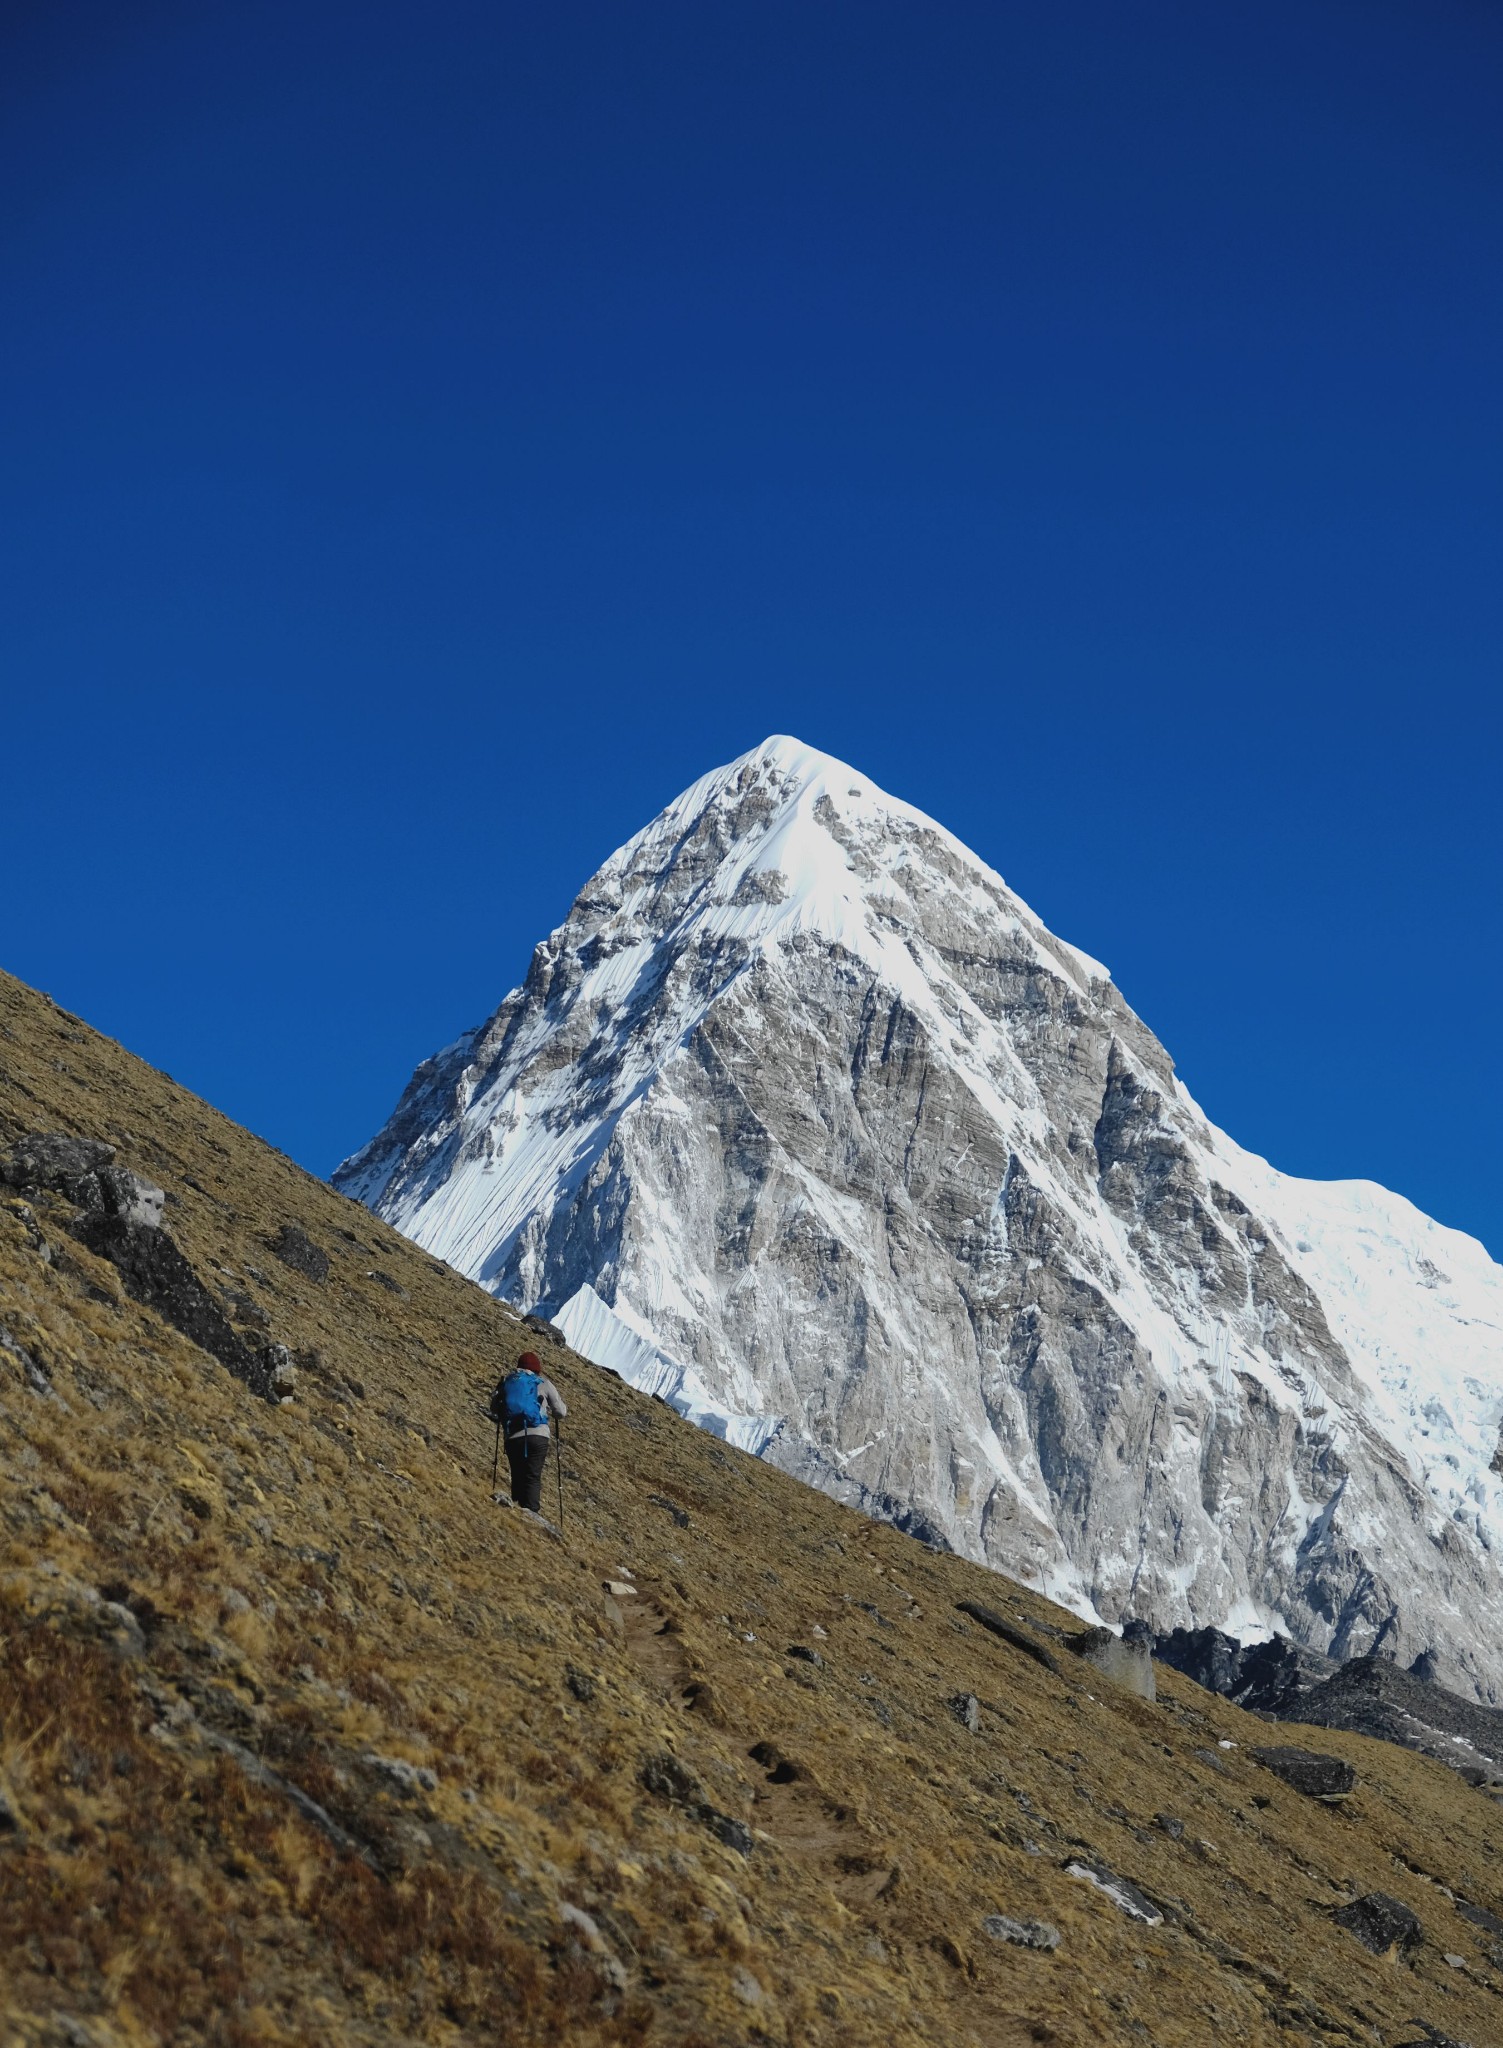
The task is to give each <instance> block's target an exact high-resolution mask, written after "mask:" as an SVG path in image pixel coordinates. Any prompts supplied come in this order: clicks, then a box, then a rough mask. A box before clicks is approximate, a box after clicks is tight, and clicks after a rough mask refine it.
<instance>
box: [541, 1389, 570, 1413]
mask: <svg viewBox="0 0 1503 2048" xmlns="http://www.w3.org/2000/svg"><path fill="white" fill-rule="evenodd" d="M538 1392H539V1393H540V1394H541V1395H542V1397H543V1401H544V1403H545V1405H546V1406H547V1409H548V1412H549V1414H550V1415H556V1416H557V1417H558V1419H559V1421H560V1422H562V1421H563V1419H564V1417H565V1416H566V1415H567V1414H568V1412H569V1409H568V1405H567V1403H566V1402H565V1400H564V1397H563V1395H562V1394H561V1393H560V1392H559V1390H558V1388H557V1387H556V1386H555V1385H554V1384H553V1382H552V1380H539V1381H538Z"/></svg>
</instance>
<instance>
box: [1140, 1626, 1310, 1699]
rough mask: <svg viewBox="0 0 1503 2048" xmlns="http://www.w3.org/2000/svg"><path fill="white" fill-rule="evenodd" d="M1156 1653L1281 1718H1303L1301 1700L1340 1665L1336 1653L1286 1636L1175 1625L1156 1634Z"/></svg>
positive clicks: (1211, 1688)
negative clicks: (1248, 1639)
mask: <svg viewBox="0 0 1503 2048" xmlns="http://www.w3.org/2000/svg"><path fill="white" fill-rule="evenodd" d="M1153 1654H1154V1656H1155V1657H1156V1658H1157V1659H1158V1661H1159V1663H1161V1664H1168V1665H1170V1666H1171V1667H1172V1668H1173V1669H1174V1670H1175V1671H1179V1672H1183V1674H1184V1676H1185V1677H1186V1678H1193V1679H1194V1681H1195V1683H1196V1684H1197V1685H1201V1686H1204V1687H1205V1689H1206V1691H1207V1692H1218V1693H1220V1694H1221V1695H1222V1696H1223V1698H1225V1699H1229V1700H1235V1701H1236V1703H1237V1705H1238V1706H1239V1707H1246V1708H1247V1710H1248V1711H1249V1713H1255V1714H1275V1715H1278V1716H1279V1717H1280V1718H1283V1717H1285V1716H1289V1717H1290V1718H1294V1719H1298V1718H1300V1717H1299V1716H1298V1714H1297V1711H1296V1710H1297V1708H1298V1707H1299V1704H1300V1702H1301V1701H1302V1700H1304V1699H1305V1698H1306V1697H1307V1695H1308V1694H1309V1693H1310V1692H1311V1691H1312V1690H1313V1689H1314V1688H1315V1687H1316V1686H1318V1685H1320V1684H1322V1683H1323V1682H1324V1681H1325V1680H1326V1679H1327V1678H1329V1677H1330V1676H1331V1675H1332V1673H1333V1672H1335V1671H1338V1670H1340V1668H1341V1667H1340V1664H1339V1662H1338V1660H1337V1659H1335V1658H1334V1657H1326V1656H1322V1655H1321V1654H1320V1653H1319V1652H1318V1651H1316V1650H1311V1649H1307V1648H1306V1647H1305V1646H1304V1645H1303V1644H1300V1643H1292V1642H1290V1641H1289V1639H1288V1637H1287V1636H1273V1637H1271V1638H1270V1640H1269V1641H1268V1642H1266V1643H1240V1642H1238V1641H1237V1639H1236V1637H1235V1636H1229V1635H1225V1634H1223V1632H1222V1631H1221V1630H1220V1629H1217V1628H1198V1629H1187V1628H1177V1629H1171V1630H1170V1631H1168V1632H1167V1633H1166V1634H1164V1635H1158V1636H1155V1637H1154V1640H1153Z"/></svg>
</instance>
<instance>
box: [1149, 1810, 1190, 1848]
mask: <svg viewBox="0 0 1503 2048" xmlns="http://www.w3.org/2000/svg"><path fill="white" fill-rule="evenodd" d="M1153 1824H1154V1826H1155V1827H1156V1828H1162V1829H1163V1831H1164V1833H1165V1834H1166V1835H1167V1836H1168V1837H1169V1839H1170V1841H1171V1842H1182V1841H1183V1840H1184V1839H1185V1824H1184V1822H1183V1821H1182V1820H1180V1819H1179V1817H1178V1816H1177V1815H1176V1814H1172V1813H1156V1814H1155V1815H1154V1816H1153Z"/></svg>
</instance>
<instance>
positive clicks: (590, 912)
mask: <svg viewBox="0 0 1503 2048" xmlns="http://www.w3.org/2000/svg"><path fill="white" fill-rule="evenodd" d="M336 1178H337V1183H338V1185H339V1186H340V1187H341V1188H343V1189H344V1190H345V1191H347V1192H349V1193H353V1194H356V1195H358V1196H360V1197H361V1198H362V1199H363V1200H365V1201H367V1202H369V1203H371V1204H372V1205H373V1206H374V1207H375V1208H376V1209H377V1210H378V1211H379V1213H380V1214H381V1215H382V1216H384V1217H385V1218H387V1219H388V1220H389V1221H391V1222H394V1223H396V1224H397V1225H398V1226H399V1227H400V1228H401V1229H403V1230H404V1231H406V1232H407V1233H408V1234H409V1235H411V1236H412V1237H413V1238H415V1239H416V1240H417V1242H418V1243H420V1244H422V1245H423V1246H425V1247H427V1248H428V1249H429V1250H430V1251H432V1252H434V1253H436V1254H439V1255H440V1256H442V1257H443V1258H444V1259H445V1260H447V1261H448V1262H449V1263H450V1264H452V1265H453V1266H455V1267H456V1268H457V1269H458V1270H459V1271H461V1272H463V1273H466V1274H468V1275H470V1276H471V1277H473V1278H475V1279H478V1280H480V1281H481V1282H482V1283H483V1284H484V1285H486V1286H487V1287H489V1288H490V1289H492V1290H493V1291H494V1292H495V1293H497V1294H498V1295H501V1296H503V1297H506V1298H508V1299H510V1300H511V1301H513V1302H515V1303H516V1304H517V1305H519V1306H522V1307H526V1308H536V1310H537V1311H538V1313H539V1314H540V1316H541V1317H542V1318H543V1320H544V1321H545V1322H551V1323H553V1324H555V1325H557V1326H558V1327H559V1328H560V1329H562V1330H563V1331H564V1332H565V1333H566V1335H567V1337H568V1339H569V1341H570V1343H571V1344H573V1345H574V1346H575V1347H576V1348H578V1349H579V1350H580V1351H581V1352H583V1353H584V1354H585V1355H586V1356H588V1357H591V1358H593V1359H595V1360H596V1361H597V1362H599V1363H602V1364H605V1365H609V1366H611V1367H613V1368H614V1369H616V1370H618V1371H619V1372H621V1373H622V1374H623V1375H624V1376H625V1377H627V1378H628V1379H630V1380H631V1381H632V1382H633V1383H634V1384H636V1385H637V1386H640V1387H642V1388H644V1389H646V1390H647V1391H649V1392H653V1393H658V1394H661V1395H663V1396H664V1397H666V1398H667V1399H669V1400H670V1401H672V1402H673V1404H674V1405H675V1406H676V1407H677V1408H678V1409H679V1410H680V1412H681V1413H683V1414H686V1415H688V1416H690V1417H692V1418H693V1419H694V1420H696V1421H699V1422H702V1423H704V1424H705V1425H706V1426H708V1427H710V1428H712V1429H714V1430H715V1431H716V1432H717V1433H719V1434H721V1435H724V1436H727V1437H729V1438H730V1439H731V1440H732V1441H734V1442H735V1443H737V1444H738V1445H740V1446H741V1447H743V1448H747V1449H752V1450H756V1451H759V1452H760V1453H761V1454H762V1455H764V1456H765V1457H767V1458H769V1459H771V1460H772V1461H774V1462H775V1463H777V1464H778V1465H780V1466H781V1467H782V1468H783V1469H784V1470H786V1471H788V1472H791V1473H793V1474H795V1475H796V1476H798V1477H800V1478H802V1479H806V1480H808V1481H811V1482H812V1483H814V1484H816V1485H818V1486H820V1487H823V1488H824V1489H826V1490H827V1491H828V1492H830V1493H832V1494H833V1495H835V1496H836V1497H837V1498H839V1499H842V1500H844V1501H847V1502H850V1503H851V1504H853V1505H856V1506H859V1507H862V1508H863V1509H865V1510H866V1511H867V1512H868V1513H870V1514H873V1515H878V1516H882V1517H884V1518H887V1519H890V1520H892V1521H894V1522H896V1523H897V1525H898V1526H899V1527H902V1528H905V1529H907V1530H909V1531H910V1532H911V1533H914V1534H917V1535H919V1536H921V1537H922V1538H923V1540H925V1541H926V1542H929V1543H931V1544H935V1545H941V1544H942V1545H944V1546H947V1547H948V1548H950V1549H953V1550H955V1551H958V1552H960V1553H962V1554H964V1555H966V1556H970V1557H973V1558H980V1559H984V1560H987V1561H988V1562H991V1563H993V1564H995V1565H998V1566H1000V1567H1002V1568H1004V1569H1006V1570H1008V1571H1010V1572H1013V1573H1015V1574H1018V1575H1021V1576H1024V1577H1026V1578H1027V1579H1028V1580H1029V1581H1030V1582H1031V1583H1033V1584H1035V1585H1036V1586H1039V1587H1040V1588H1043V1589H1046V1590H1048V1591H1049V1592H1050V1593H1052V1594H1053V1595H1055V1596H1056V1597H1060V1598H1062V1599H1065V1600H1066V1601H1068V1602H1069V1603H1070V1604H1071V1605H1073V1606H1074V1607H1075V1609H1076V1611H1077V1612H1079V1613H1081V1614H1082V1616H1083V1617H1084V1618H1086V1619H1087V1620H1090V1621H1105V1622H1108V1623H1116V1622H1119V1621H1121V1620H1122V1619H1123V1618H1124V1617H1126V1616H1128V1615H1135V1616H1141V1617H1145V1618H1147V1619H1148V1620H1150V1621H1151V1623H1152V1624H1153V1626H1154V1627H1155V1628H1156V1629H1157V1630H1159V1631H1161V1632H1162V1631H1165V1630H1169V1629H1172V1628H1174V1627H1183V1628H1192V1629H1193V1628H1198V1627H1201V1626H1203V1625H1205V1624H1208V1623H1209V1624H1213V1625H1216V1626H1220V1627H1233V1628H1235V1627H1242V1628H1248V1629H1249V1630H1251V1629H1252V1628H1254V1627H1256V1628H1258V1629H1259V1630H1260V1631H1266V1630H1268V1629H1274V1630H1277V1631H1279V1632H1281V1633H1283V1634H1285V1635H1288V1636H1290V1637H1292V1638H1293V1639H1294V1640H1295V1641H1296V1642H1297V1643H1298V1644H1299V1645H1301V1646H1303V1647H1305V1648H1308V1649H1310V1650H1312V1651H1316V1652H1319V1653H1321V1654H1324V1655H1329V1656H1331V1657H1333V1658H1335V1659H1337V1660H1342V1659H1346V1658H1349V1657H1351V1656H1353V1655H1360V1654H1367V1653H1371V1652H1381V1653H1382V1654H1384V1655H1388V1656H1393V1657H1396V1658H1398V1659H1399V1660H1400V1661H1401V1662H1408V1661H1410V1660H1411V1659H1412V1658H1413V1657H1414V1656H1415V1655H1416V1654H1418V1653H1419V1652H1421V1651H1423V1650H1427V1649H1428V1650H1431V1651H1433V1652H1434V1654H1435V1655H1436V1657H1437V1659H1438V1660H1439V1669H1440V1671H1441V1673H1442V1675H1443V1676H1444V1677H1445V1678H1446V1680H1447V1682H1448V1683H1450V1684H1452V1685H1454V1686H1461V1687H1465V1688H1467V1689H1472V1690H1476V1691H1477V1692H1478V1693H1479V1694H1480V1695H1481V1696H1483V1697H1498V1698H1503V1571H1500V1566H1499V1561H1498V1560H1499V1558H1500V1557H1503V1484H1500V1480H1499V1475H1498V1474H1497V1473H1496V1472H1495V1471H1493V1470H1492V1469H1491V1467H1492V1464H1493V1459H1494V1453H1495V1450H1496V1447H1497V1443H1498V1434H1499V1423H1500V1421H1503V1393H1500V1391H1499V1387H1498V1381H1497V1359H1496V1352H1495V1348H1494V1347H1495V1341H1496V1340H1495V1337H1494V1336H1492V1335H1491V1334H1490V1332H1495V1331H1496V1329H1497V1328H1498V1327H1499V1326H1500V1324H1503V1273H1500V1271H1499V1269H1498V1268H1497V1267H1495V1266H1494V1265H1493V1264H1492V1263H1491V1261H1490V1260H1489V1259H1488V1258H1487V1256H1486V1254H1485V1252H1484V1251H1483V1250H1482V1248H1481V1246H1480V1245H1477V1244H1475V1243H1474V1242H1472V1241H1471V1240H1469V1239H1467V1238H1464V1237H1462V1236H1461V1235H1460V1234H1459V1233H1457V1232H1455V1231H1448V1230H1445V1229H1443V1228H1442V1227H1441V1226H1439V1225H1438V1224H1435V1223H1432V1222H1430V1221H1429V1220H1428V1219H1427V1218H1425V1217H1423V1216H1421V1215H1420V1214H1419V1213H1418V1212H1417V1211H1416V1210H1414V1209H1413V1208H1412V1207H1411V1206H1410V1205H1409V1204H1408V1203H1406V1202H1404V1201H1403V1200H1402V1199H1400V1198H1399V1197H1397V1196H1393V1195H1388V1194H1386V1193H1384V1192H1383V1191H1382V1190H1381V1189H1378V1188H1374V1187H1371V1186H1369V1185H1366V1184H1363V1183H1355V1182H1354V1183H1332V1184H1317V1183H1312V1182H1301V1181H1295V1180H1291V1179H1289V1178H1287V1177H1285V1176H1283V1175H1281V1174H1278V1173H1276V1172H1274V1171H1273V1170H1272V1169H1271V1168H1270V1167H1268V1166H1267V1165H1265V1163H1264V1162H1263V1161H1261V1160H1259V1159H1256V1158H1253V1157H1252V1156H1251V1155H1249V1154H1247V1153H1245V1152H1243V1151H1241V1150H1240V1148H1239V1147H1238V1146H1236V1145H1235V1144H1233V1143H1232V1141H1231V1140H1230V1139H1229V1138H1227V1137H1225V1136H1224V1135H1223V1134H1222V1133H1220V1132H1219V1131H1217V1130H1216V1129H1215V1128H1214V1127H1213V1126H1212V1125H1210V1124H1209V1123H1208V1122H1207V1121H1206V1119H1205V1118H1204V1117H1203V1116H1202V1114H1201V1113H1200V1111H1199V1110H1198V1108H1197V1107H1196V1105H1195V1103H1194V1102H1193V1101H1192V1100H1191V1099H1190V1097H1189V1095H1188V1094H1187V1093H1186V1092H1185V1090H1184V1088H1183V1087H1182V1086H1181V1085H1180V1083H1179V1082H1178V1081H1177V1080H1176V1078H1175V1074H1174V1069H1173V1063H1172V1061H1171V1060H1170V1058H1169V1055H1168V1053H1167V1052H1166V1051H1165V1050H1164V1048H1163V1047H1162V1046H1161V1045H1160V1044H1159V1043H1158V1041H1157V1040H1156V1039H1155V1038H1154V1036H1153V1034H1152V1033H1151V1032H1150V1031H1149V1030H1148V1029H1147V1027H1146V1026H1145V1025H1144V1024H1143V1023H1142V1021H1141V1020H1140V1019H1139V1018H1138V1017H1137V1016H1135V1015H1134V1013H1133V1012H1132V1010H1131V1009H1130V1008H1129V1007H1128V1005H1127V1003H1126V1002H1125V1001H1124V1000H1123V998H1122V996H1121V994H1120V993H1119V992H1118V990H1117V989H1116V987H1115V986H1114V985H1113V983H1112V980H1111V978H1110V976H1109V974H1108V973H1107V971H1106V970H1105V969H1104V968H1103V967H1101V966H1100V965H1099V964H1098V963H1097V962H1095V961H1093V960H1091V959H1090V958H1089V957H1088V956H1087V955H1085V954H1083V953H1081V952H1080V951H1078V950H1077V949H1075V948H1073V947H1071V946H1068V945H1066V944H1064V943H1063V942H1062V941H1060V940H1059V939H1057V938H1055V937H1054V936H1053V934H1051V933H1050V932H1049V931H1048V930H1047V929H1046V928H1045V927H1044V925H1043V924H1041V923H1040V921H1039V920H1038V919H1037V918H1036V917H1035V916H1034V915H1033V913H1032V912H1031V911H1030V910H1029V909H1028V907H1027V905H1026V904H1024V903H1022V902H1021V901H1020V900H1019V898H1018V897H1017V896H1016V895H1014V894H1013V893H1012V892H1011V891H1010V890H1009V889H1008V888H1007V886H1006V885H1005V883H1004V882H1003V881H1002V879H1001V878H1000V876H998V875H997V874H996V873H995V872H994V871H993V870H992V869H990V868H989V867H987V866H986V865H985V863H984V862H982V861H981V860H979V859H977V858H976V856H975V855H974V854H972V853H970V852H969V851H968V850H967V849H966V848H965V847H964V846H962V845H961V844H960V843H959V842H958V841H957V840H955V839H954V838H952V837H951V836H950V835H949V834H948V833H946V832H944V831H943V830H942V829H941V828H940V827H939V826H937V825H936V824H935V823H934V822H933V821H932V820H931V819H929V818H926V817H924V816H923V815H922V813H920V812H917V811H915V810H913V809H912V808H911V807H910V806H908V805H906V804H903V803H901V802H898V801H897V800H895V799H893V798H890V797H886V796H884V795H883V794H882V793H881V792H880V791H877V790H874V789H873V788H872V786H871V785H870V783H869V782H868V781H867V780H866V778H865V777H863V776H862V775H860V774H859V773H857V772H855V771H853V770H851V769H849V768H846V767H844V766H843V765H842V764H841V763H839V762H838V761H835V760H832V759H831V758H830V757H828V756H826V755H821V754H817V753H815V752H813V751H812V750H811V749H808V748H804V747H801V746H799V745H798V744H797V743H796V742H794V741H791V740H785V739H777V740H772V741H769V742H767V743H766V744H764V745H763V746H761V747H759V748H757V749H755V750H754V751H753V752H752V753H750V754H748V755H746V756H745V757H744V758H743V759H741V760H740V761H737V762H734V763H732V764H731V765H730V766H729V767H727V768H724V769H721V770H718V771H717V772H715V773H714V774H712V775H709V776H706V777H705V778H704V779H703V780H702V781H700V782H699V783H696V784H695V786H694V787H693V788H692V789H690V790H688V791H686V792H685V793H684V794H683V796H681V797H680V798H679V799H678V800H677V801H676V802H674V803H673V804H671V805H670V806H669V807H668V808H667V810H665V811H664V812H663V813H662V814H661V816H660V817H659V818H657V819H656V820H655V821H654V822H653V823H652V824H651V825H649V826H648V827H647V828H646V829H645V830H644V831H643V832H641V833H639V834H638V835H637V836H636V837H635V838H634V839H632V840H631V841H629V842H628V844H627V845H625V846H624V847H622V848H621V849H620V851H619V852H617V853H616V854H614V855H612V857H611V858H610V859H609V860H608V861H607V862H606V863H605V865H604V866H603V867H602V868H601V869H600V870H599V872H598V873H597V874H596V875H595V876H594V877H593V878H592V879H591V880H590V881H589V882H588V883H587V884H586V886H585V888H584V889H583V891H582V892H581V894H580V896H579V898H578V900H577V901H576V903H575V905H574V907H573V910H572V911H571V913H570V915H569V917H568V919H567V921H566V922H565V923H564V924H563V925H562V926H560V927H559V929H558V930H556V931H555V932H553V933H552V934H551V935H550V936H549V937H548V938H547V939H545V940H544V941H543V942H542V944H541V945H539V947H538V948H537V950H536V952H535V953H534V955H533V959H532V963H531V966H530V968H529V970H528V972H527V975H526V977H525V979H524V980H523V982H522V984H521V986H520V987H518V988H516V989H515V990H514V991H513V992H512V994H511V995H509V996H508V997H507V998H506V1000H505V1001H504V1002H503V1003H502V1005H501V1007H500V1008H499V1009H498V1010H497V1011H496V1013H495V1014H494V1016H492V1017H491V1018H490V1020H489V1021H488V1022H487V1023H485V1024H484V1025H482V1026H480V1027H479V1028H477V1029H475V1030H473V1031H469V1032H466V1033H465V1034H464V1035H463V1036H462V1037H461V1038H459V1039H457V1040H456V1041H455V1043H454V1044H453V1045H451V1046H449V1047H448V1048H447V1049H446V1050H444V1051H443V1052H441V1053H439V1054H438V1055H436V1056H435V1057H434V1058H433V1059H431V1060H429V1061H426V1062H425V1063H424V1064H423V1066H421V1067H420V1068H419V1069H418V1071H417V1073H416V1074H415V1075H414V1077H413V1079H412V1082H411V1084H410V1086H409V1087H408V1089H407V1091H406V1093H405V1094H404V1096H403V1098H402V1100H401V1102H400V1104H399V1105H398V1108H397V1110H396V1113H395V1114H394V1116H393V1117H392V1119H391V1121H390V1123H389V1124H388V1125H387V1126H386V1128H385V1129H384V1130H383V1131H382V1132H381V1133H380V1134H379V1136H378V1137H376V1138H375V1139H374V1140H373V1141H372V1143H371V1144H370V1145H368V1146H367V1147H366V1148H365V1149H364V1151H362V1152H361V1153H359V1154H357V1155H356V1157H355V1158H353V1159H351V1160H349V1161H348V1162H346V1164H345V1166H344V1167H343V1168H341V1170H340V1172H339V1174H338V1175H337V1176H336Z"/></svg>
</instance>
